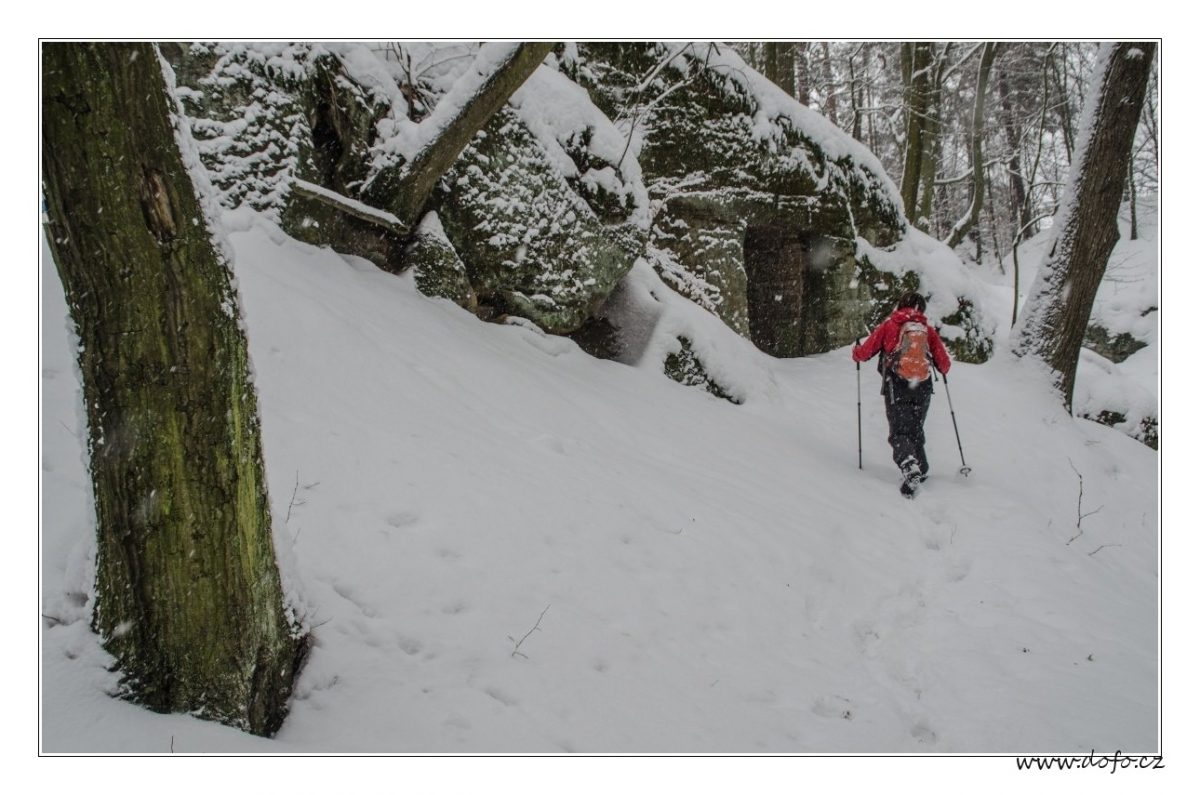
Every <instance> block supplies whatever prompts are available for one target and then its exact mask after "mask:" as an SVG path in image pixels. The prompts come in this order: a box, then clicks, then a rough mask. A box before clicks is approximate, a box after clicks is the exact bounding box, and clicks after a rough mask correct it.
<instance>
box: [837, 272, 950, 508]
mask: <svg viewBox="0 0 1200 795" xmlns="http://www.w3.org/2000/svg"><path fill="white" fill-rule="evenodd" d="M924 312H925V297H924V296H922V295H921V294H920V293H915V292H910V293H905V294H904V295H902V296H900V300H899V301H898V302H897V303H896V310H895V311H894V312H892V314H891V315H890V316H889V317H888V318H887V320H885V321H883V322H882V323H880V324H879V325H878V326H876V327H875V330H874V331H872V332H871V335H870V336H869V337H867V339H866V340H865V341H864V342H863V343H862V344H861V345H855V346H854V350H853V351H852V352H851V356H852V357H853V358H854V361H856V362H865V361H867V360H868V359H870V358H871V357H872V356H874V355H875V354H877V353H881V352H882V355H881V356H880V357H879V372H880V373H881V374H882V375H883V387H882V389H881V390H880V392H881V394H882V395H883V405H884V408H885V410H886V411H887V421H888V444H890V445H891V446H892V460H893V461H895V462H896V466H898V467H899V468H900V474H901V475H903V476H904V483H903V485H901V486H900V491H901V493H903V494H904V496H906V497H911V496H912V495H913V494H915V493H916V490H917V485H918V484H920V483H922V482H924V480H925V478H927V477H928V476H929V460H928V459H927V458H926V457H925V414H926V413H927V412H928V411H929V400H930V397H931V396H932V395H933V371H932V368H931V367H930V358H931V357H932V360H933V361H932V364H933V366H935V367H937V369H938V372H940V373H941V374H942V375H943V376H944V375H945V374H946V373H947V372H948V371H949V370H950V356H949V355H948V354H947V353H946V346H945V345H943V344H942V339H941V337H939V336H938V333H937V332H936V331H935V330H934V329H933V328H932V327H931V326H930V325H929V321H927V320H926V319H925V315H924Z"/></svg>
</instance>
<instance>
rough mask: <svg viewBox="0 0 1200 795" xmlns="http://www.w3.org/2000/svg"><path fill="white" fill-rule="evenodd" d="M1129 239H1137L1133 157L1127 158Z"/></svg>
mask: <svg viewBox="0 0 1200 795" xmlns="http://www.w3.org/2000/svg"><path fill="white" fill-rule="evenodd" d="M1129 239H1130V240H1137V239H1138V228H1137V184H1136V183H1135V182H1134V181H1133V158H1132V157H1131V158H1129Z"/></svg>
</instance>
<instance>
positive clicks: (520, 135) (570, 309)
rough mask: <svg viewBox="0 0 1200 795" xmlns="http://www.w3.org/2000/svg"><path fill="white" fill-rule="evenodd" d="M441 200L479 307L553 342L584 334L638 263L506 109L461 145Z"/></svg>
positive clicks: (450, 235)
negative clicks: (515, 319)
mask: <svg viewBox="0 0 1200 795" xmlns="http://www.w3.org/2000/svg"><path fill="white" fill-rule="evenodd" d="M439 194H440V196H439V201H438V205H437V206H438V213H439V216H440V217H441V219H442V225H443V227H444V228H445V231H446V236H447V238H448V239H449V240H450V242H451V243H452V244H453V245H454V248H455V249H456V250H457V251H458V254H459V256H460V257H461V258H462V261H463V263H464V264H465V265H466V269H467V274H468V275H469V277H470V280H471V284H472V286H473V287H474V288H475V291H476V293H477V294H478V296H479V301H480V304H481V306H486V307H490V308H491V309H492V310H493V311H494V312H495V313H496V314H506V315H517V316H519V317H524V318H528V319H529V320H532V321H534V322H535V323H537V324H538V326H540V327H541V328H542V329H544V330H546V331H549V332H551V333H554V334H567V333H570V332H572V331H575V330H576V329H578V328H579V327H580V326H582V325H583V324H584V322H585V321H586V320H587V319H588V317H589V316H590V315H591V314H592V313H593V312H594V311H595V309H596V308H597V307H598V306H599V305H600V304H601V303H603V302H604V300H605V299H606V298H607V297H608V295H609V293H610V292H611V291H612V289H613V287H614V286H615V285H616V284H617V282H618V281H620V279H621V277H622V276H624V275H625V273H626V272H627V271H628V270H629V268H630V267H631V266H632V265H633V261H634V259H635V257H636V251H635V250H633V247H631V246H629V245H628V244H625V245H623V243H622V240H621V238H620V237H619V236H618V234H615V233H614V231H612V230H610V228H609V227H608V226H607V225H605V224H604V223H603V222H602V221H601V220H600V218H599V217H598V216H597V215H596V213H595V212H594V211H593V210H592V208H591V206H590V205H589V204H588V202H587V201H585V200H584V198H583V196H581V195H580V194H579V193H577V192H576V191H575V190H573V189H572V187H571V185H570V184H569V183H568V182H567V180H566V179H565V178H564V176H563V174H562V173H561V171H560V170H559V169H558V168H556V166H555V164H554V163H553V162H552V161H551V159H550V157H549V156H548V154H547V150H546V149H545V148H544V147H543V146H542V145H541V144H540V143H539V141H538V139H537V138H536V137H535V135H534V134H533V133H532V132H531V130H530V128H529V126H528V125H526V124H525V123H524V122H523V121H522V119H521V118H520V117H519V116H518V114H517V113H516V112H515V111H513V110H512V109H510V108H503V109H501V110H500V111H499V112H497V113H496V115H495V116H494V117H493V118H492V120H491V121H490V122H489V123H488V125H487V126H486V127H485V128H484V129H483V130H482V131H481V132H480V134H478V135H477V136H476V137H475V139H474V140H472V142H471V143H470V145H468V146H467V148H466V149H465V150H464V151H463V154H462V155H461V156H460V157H459V159H458V160H457V161H456V162H455V164H454V166H453V167H451V169H450V171H449V172H448V173H447V175H446V177H445V178H444V179H443V180H442V183H441V187H440V188H439ZM618 231H619V228H618Z"/></svg>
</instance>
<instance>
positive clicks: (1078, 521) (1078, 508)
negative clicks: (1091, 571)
mask: <svg viewBox="0 0 1200 795" xmlns="http://www.w3.org/2000/svg"><path fill="white" fill-rule="evenodd" d="M1067 463H1068V464H1070V465H1071V469H1072V470H1073V471H1074V472H1075V475H1076V477H1078V478H1079V499H1078V500H1077V502H1076V504H1075V517H1076V518H1075V529H1076V530H1078V531H1079V532H1078V533H1076V534H1075V535H1073V536H1071V539H1070V540H1069V541H1067V543H1068V544H1070V543H1071V541H1074V540H1075V539H1077V538H1079V537H1080V536H1081V535H1083V520H1084V519H1086V518H1088V517H1089V516H1091V515H1092V514H1095V513H1100V511H1102V510H1103V509H1104V506H1103V505H1101V506H1100V507H1099V508H1097V509H1096V510H1094V511H1088V512H1087V513H1084V512H1083V475H1080V474H1079V470H1078V469H1075V462H1074V461H1072V460H1071V459H1069V458H1068V459H1067ZM1097 551H1099V550H1097ZM1093 554H1095V553H1093Z"/></svg>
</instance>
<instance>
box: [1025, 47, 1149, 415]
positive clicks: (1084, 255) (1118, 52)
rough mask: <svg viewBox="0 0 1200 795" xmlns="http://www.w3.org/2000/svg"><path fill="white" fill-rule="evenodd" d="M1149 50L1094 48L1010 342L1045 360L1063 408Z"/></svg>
mask: <svg viewBox="0 0 1200 795" xmlns="http://www.w3.org/2000/svg"><path fill="white" fill-rule="evenodd" d="M1154 50H1155V44H1154V42H1120V43H1117V44H1107V45H1105V46H1104V47H1103V49H1102V51H1101V53H1100V57H1099V60H1098V63H1097V65H1096V76H1095V78H1094V79H1093V87H1092V89H1091V91H1092V93H1091V95H1090V96H1089V98H1088V101H1087V104H1086V106H1085V110H1084V113H1083V114H1082V117H1081V120H1082V123H1083V125H1084V126H1083V128H1082V129H1081V130H1080V136H1079V140H1078V141H1077V142H1076V144H1075V147H1074V151H1075V161H1076V162H1075V163H1074V165H1073V168H1072V176H1071V179H1070V181H1069V183H1068V185H1067V189H1066V200H1065V201H1064V202H1063V203H1062V207H1061V208H1060V210H1059V213H1058V215H1057V216H1056V217H1055V224H1054V228H1055V230H1056V232H1055V238H1054V241H1053V243H1052V245H1051V246H1050V248H1049V250H1048V252H1047V254H1046V258H1045V259H1044V260H1043V262H1042V266H1041V268H1040V269H1039V272H1038V277H1037V280H1036V281H1035V283H1034V285H1033V288H1032V290H1031V292H1030V296H1029V299H1028V300H1027V302H1026V306H1025V309H1024V311H1023V313H1022V319H1021V323H1020V326H1019V328H1018V331H1017V337H1016V344H1015V345H1014V347H1013V350H1014V352H1015V353H1016V354H1017V355H1018V356H1025V355H1032V356H1035V357H1037V358H1039V359H1041V360H1042V361H1044V362H1045V363H1046V364H1047V365H1048V366H1049V367H1050V369H1051V371H1052V372H1053V384H1054V387H1055V389H1056V390H1057V391H1058V392H1059V394H1060V395H1061V397H1062V400H1063V404H1064V405H1065V406H1066V407H1067V410H1068V411H1070V410H1071V406H1072V397H1073V393H1074V387H1075V370H1076V367H1077V365H1078V362H1079V349H1080V346H1081V345H1082V344H1083V337H1084V332H1085V330H1086V328H1087V322H1088V318H1089V317H1090V315H1091V310H1092V302H1093V300H1094V299H1095V296H1096V290H1097V288H1098V287H1099V285H1100V280H1101V279H1102V278H1103V276H1104V270H1105V267H1106V266H1107V263H1108V258H1109V256H1110V255H1111V254H1112V250H1113V248H1114V247H1115V246H1116V243H1117V240H1118V239H1119V237H1120V235H1119V233H1118V231H1117V212H1118V210H1119V209H1120V205H1121V197H1122V193H1123V191H1124V186H1125V180H1126V172H1127V169H1128V168H1129V160H1130V157H1131V154H1132V148H1133V142H1134V137H1135V135H1136V134H1137V128H1138V120H1139V115H1140V114H1141V111H1142V102H1143V99H1144V97H1145V94H1146V85H1147V83H1148V81H1149V77H1150V72H1151V69H1152V64H1153V60H1154Z"/></svg>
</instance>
